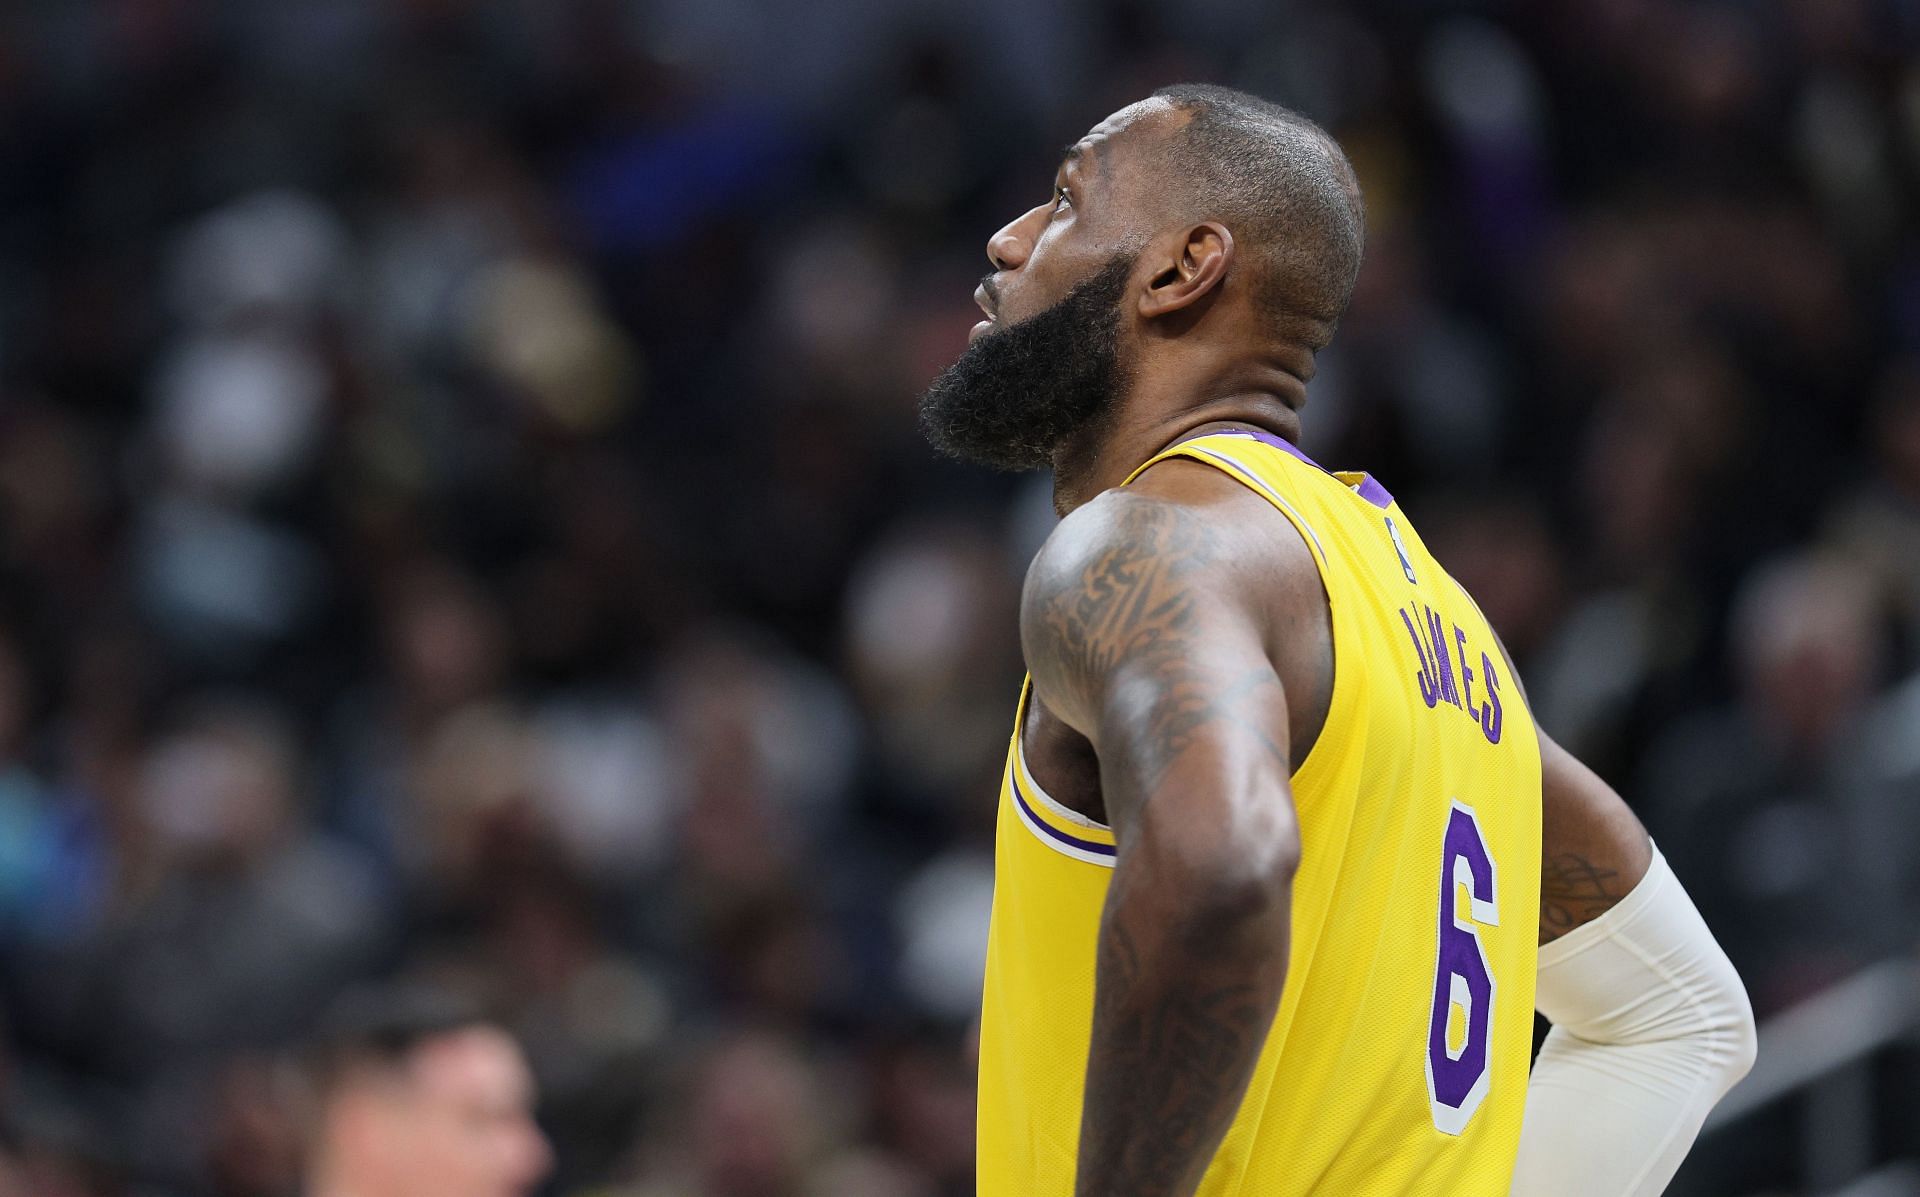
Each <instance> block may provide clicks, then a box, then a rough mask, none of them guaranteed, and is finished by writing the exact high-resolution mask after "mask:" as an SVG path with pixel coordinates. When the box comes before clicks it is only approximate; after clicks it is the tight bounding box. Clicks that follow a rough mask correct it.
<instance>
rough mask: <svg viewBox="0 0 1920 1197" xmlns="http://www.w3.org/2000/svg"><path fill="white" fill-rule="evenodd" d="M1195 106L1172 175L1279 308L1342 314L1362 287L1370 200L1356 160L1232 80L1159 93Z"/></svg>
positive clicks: (1171, 161) (1174, 153)
mask: <svg viewBox="0 0 1920 1197" xmlns="http://www.w3.org/2000/svg"><path fill="white" fill-rule="evenodd" d="M1153 94H1154V97H1155V98H1157V99H1164V100H1166V101H1168V102H1169V103H1171V104H1172V105H1173V106H1174V107H1175V108H1176V109H1178V110H1180V111H1182V112H1185V113H1187V114H1188V117H1189V119H1188V121H1187V123H1186V125H1185V127H1184V128H1182V129H1180V130H1178V131H1176V132H1175V133H1173V134H1172V135H1171V137H1170V140H1169V143H1168V145H1167V146H1166V147H1165V153H1166V155H1167V163H1166V164H1167V166H1168V167H1169V168H1170V169H1169V170H1168V177H1169V179H1172V180H1177V181H1178V182H1177V183H1176V186H1178V187H1180V188H1183V189H1184V191H1185V195H1184V196H1183V198H1184V199H1185V200H1186V201H1187V206H1188V207H1190V208H1191V211H1192V215H1193V216H1194V217H1195V218H1196V219H1203V220H1218V221H1220V222H1221V223H1222V224H1225V225H1226V226H1227V227H1228V229H1229V230H1231V231H1232V232H1233V234H1234V238H1235V240H1236V241H1237V242H1238V243H1239V244H1240V245H1241V247H1242V250H1243V252H1246V251H1252V252H1253V254H1254V255H1255V260H1256V261H1257V262H1258V263H1259V266H1260V270H1261V277H1260V280H1259V284H1258V286H1257V288H1256V291H1255V295H1256V298H1257V299H1258V300H1259V301H1260V302H1262V303H1263V304H1265V305H1267V306H1269V307H1271V308H1273V309H1274V315H1275V316H1276V317H1280V316H1283V315H1287V314H1304V315H1307V316H1311V317H1313V318H1315V319H1320V320H1336V319H1338V318H1339V316H1340V314H1341V313H1342V312H1344V311H1345V310H1346V306H1347V301H1348V300H1349V299H1351V298H1352V296H1353V284H1354V280H1355V279H1356V278H1357V277H1358V276H1359V273H1360V256H1361V253H1362V251H1363V249H1364V248H1365V244H1366V209H1365V207H1364V206H1363V204H1362V202H1361V198H1360V184H1359V181H1358V180H1357V179H1356V178H1355V177H1354V173H1353V164H1352V163H1350V162H1348V161H1347V156H1346V154H1345V153H1344V152H1343V151H1342V150H1341V149H1340V143H1339V142H1337V141H1335V140H1334V139H1333V137H1332V135H1331V134H1329V133H1328V132H1327V131H1326V130H1325V129H1322V128H1321V127H1320V126H1319V125H1316V124H1314V123H1313V122H1312V121H1311V120H1308V119H1307V118H1306V117H1304V116H1302V115H1300V114H1299V113H1297V112H1295V111H1293V110H1292V109H1290V108H1286V107H1283V106H1281V105H1279V104H1275V103H1273V102H1272V101H1271V100H1264V99H1261V98H1260V97H1259V96H1255V95H1250V94H1248V93H1247V92H1243V91H1236V90H1234V89H1233V88H1231V87H1220V86H1218V85H1215V84H1211V83H1177V84H1174V85H1172V86H1170V87H1163V88H1161V89H1160V90H1158V91H1156V92H1154V93H1153Z"/></svg>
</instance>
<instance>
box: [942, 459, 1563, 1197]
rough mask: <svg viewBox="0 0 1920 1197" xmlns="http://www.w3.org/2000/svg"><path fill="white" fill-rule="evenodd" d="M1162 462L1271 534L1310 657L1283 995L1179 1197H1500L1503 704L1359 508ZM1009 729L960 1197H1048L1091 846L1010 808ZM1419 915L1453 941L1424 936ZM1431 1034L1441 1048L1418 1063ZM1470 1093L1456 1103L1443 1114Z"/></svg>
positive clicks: (1506, 1112)
mask: <svg viewBox="0 0 1920 1197" xmlns="http://www.w3.org/2000/svg"><path fill="white" fill-rule="evenodd" d="M1167 457H1185V458H1190V459H1193V460H1196V461H1201V462H1205V463H1207V464H1209V465H1213V466H1215V467H1217V468H1219V469H1222V470H1224V471H1225V472H1227V473H1228V474H1230V475H1231V476H1233V477H1234V478H1236V479H1238V480H1239V481H1240V482H1242V483H1244V484H1246V485H1247V486H1249V487H1251V488H1252V489H1253V490H1255V491H1256V492H1258V493H1260V494H1262V495H1264V496H1265V497H1266V498H1267V499H1268V500H1269V501H1270V502H1272V503H1273V505H1274V507H1275V508H1276V509H1277V510H1278V511H1280V512H1281V513H1282V514H1284V515H1285V516H1286V518H1288V519H1289V520H1291V521H1292V522H1293V523H1294V525H1295V526H1296V527H1297V528H1298V529H1299V530H1300V533H1301V535H1302V536H1303V537H1304V538H1305V539H1306V541H1307V543H1308V545H1309V546H1310V547H1311V548H1312V550H1313V553H1314V557H1315V560H1316V561H1317V562H1318V564H1319V567H1320V571H1321V576H1322V578H1323V580H1324V581H1325V584H1326V589H1327V594H1328V597H1329V600H1330V607H1331V613H1332V620H1333V639H1334V687H1333V697H1332V703H1331V708H1330V710H1329V712H1328V714H1327V720H1326V725H1325V730H1324V731H1323V732H1322V733H1321V735H1320V738H1319V739H1318V740H1317V741H1316V742H1315V744H1314V746H1313V748H1312V751H1311V752H1310V753H1309V755H1308V757H1307V759H1306V760H1305V761H1304V762H1302V763H1301V764H1300V765H1299V767H1298V768H1297V769H1296V770H1295V772H1294V775H1293V799H1294V803H1295V806H1296V807H1297V809H1298V813H1299V825H1300V836H1301V841H1302V860H1301V865H1300V869H1299V873H1298V875H1297V877H1296V879H1295V881H1294V887H1293V943H1292V955H1291V958H1290V962H1289V966H1288V972H1287V985H1286V993H1285V996H1284V997H1283V999H1282V1001H1281V1004H1280V1010H1279V1014H1278V1016H1277V1018H1276V1019H1275V1022H1274V1025H1273V1027H1272V1029H1271V1031H1270V1033H1269V1035H1268V1038H1267V1042H1266V1046H1265V1048H1264V1050H1263V1052H1262V1054H1261V1057H1260V1060H1259V1064H1258V1067H1257V1069H1256V1070H1255V1072H1254V1076H1253V1080H1252V1083H1251V1085H1250V1086H1249V1088H1248V1091H1247V1096H1246V1099H1245V1101H1244V1102H1243V1103H1242V1106H1241V1108H1240V1111H1239V1114H1238V1115H1237V1117H1236V1118H1235V1120H1234V1122H1233V1125H1232V1127H1231V1129H1230V1130H1229V1131H1228V1132H1227V1136H1226V1139H1225V1141H1224V1142H1223V1143H1222V1145H1221V1148H1220V1151H1219V1153H1218V1154H1217V1155H1216V1156H1215V1158H1214V1161H1213V1163H1212V1165H1211V1167H1210V1168H1209V1169H1208V1170H1207V1173H1206V1177H1205V1180H1204V1181H1203V1182H1202V1184H1201V1185H1200V1189H1199V1193H1200V1195H1201V1197H1291V1195H1294V1194H1302V1195H1304V1194H1315V1195H1326V1197H1356V1195H1368V1194H1383V1195H1385V1194H1433V1195H1435V1197H1482V1195H1492V1194H1504V1193H1506V1191H1507V1187H1508V1184H1509V1179H1510V1177H1511V1174H1512V1170H1513V1162H1514V1156H1515V1152H1516V1150H1517V1146H1518V1142H1519V1136H1520V1119H1521V1114H1522V1111H1523V1109H1524V1108H1525V1103H1526V1086H1527V1067H1528V1055H1529V1049H1530V1047H1531V1044H1532V1035H1533V996H1534V995H1533V986H1534V968H1535V957H1536V941H1537V938H1538V920H1539V884H1540V755H1539V745H1538V741H1537V740H1536V738H1535V733H1534V727H1533V721H1532V718H1531V716H1530V715H1529V714H1528V712H1527V710H1526V707H1525V704H1524V703H1523V702H1522V700H1521V698H1520V695H1519V689H1518V687H1517V686H1516V685H1515V683H1514V680H1513V679H1512V678H1511V677H1510V676H1508V671H1507V668H1506V665H1505V663H1504V661H1503V660H1502V658H1501V655H1500V651H1499V648H1498V647H1497V646H1496V644H1495V641H1494V638H1493V634H1492V632H1491V631H1490V630H1489V629H1488V627H1487V625H1486V622H1485V621H1484V619H1483V618H1482V617H1481V615H1480V612H1479V609H1478V608H1477V607H1476V606H1475V605H1474V603H1473V601H1472V599H1471V598H1469V597H1468V596H1467V594H1466V592H1465V591H1464V590H1462V589H1461V588H1460V587H1459V586H1458V585H1457V584H1456V583H1455V582H1454V581H1453V580H1452V579H1451V578H1450V577H1449V576H1448V575H1447V574H1446V573H1445V572H1444V571H1443V570H1442V569H1441V568H1440V566H1439V565H1438V564H1436V563H1435V562H1434V560H1433V558H1432V557H1431V556H1429V555H1428V553H1427V551H1426V547H1425V546H1424V545H1423V544H1422V543H1421V541H1420V538H1419V536H1418V535H1417V534H1416V533H1415V532H1414V530H1413V528H1412V526H1411V525H1410V524H1409V523H1408V522H1407V521H1406V519H1405V517H1404V516H1403V515H1402V514H1401V512H1400V509H1399V507H1398V506H1397V505H1395V504H1393V503H1392V500H1391V499H1390V498H1389V497H1388V496H1387V495H1386V494H1385V492H1384V491H1382V490H1380V489H1379V486H1378V484H1377V483H1374V482H1371V481H1370V480H1368V479H1366V478H1365V476H1363V475H1347V474H1341V475H1335V474H1329V473H1327V472H1326V471H1324V470H1322V469H1320V468H1319V467H1318V466H1316V465H1314V464H1312V463H1311V462H1308V461H1307V460H1306V459H1305V458H1303V457H1299V456H1298V455H1297V454H1296V453H1295V452H1294V451H1293V450H1291V449H1290V448H1287V447H1284V446H1282V445H1281V444H1280V443H1279V442H1277V441H1274V442H1269V441H1268V440H1267V439H1266V438H1256V437H1255V436H1252V435H1248V434H1241V433H1221V434H1215V435H1210V436H1205V437H1200V438H1196V439H1193V440H1190V441H1187V442H1184V443H1182V444H1180V445H1176V446H1174V447H1173V448H1172V449H1170V450H1168V451H1167V452H1166V453H1163V454H1161V455H1160V457H1157V458H1155V459H1154V461H1156V462H1157V461H1160V460H1162V459H1164V458H1167ZM1151 464H1153V463H1152V462H1149V463H1148V465H1151ZM1146 468H1147V467H1146V466H1142V467H1141V469H1142V470H1144V469H1146ZM1135 476H1136V477H1137V476H1138V473H1137V472H1136V474H1135ZM1129 481H1131V479H1129ZM1369 495H1371V496H1372V499H1371V500H1370V499H1369V497H1368V496H1369ZM1389 521H1391V527H1390V525H1389ZM1396 534H1397V541H1396ZM1436 646H1439V647H1438V648H1436ZM1429 700H1431V701H1429ZM1024 710H1025V694H1024V691H1023V694H1022V699H1021V705H1020V708H1019V710H1018V712H1016V717H1015V728H1014V737H1013V744H1012V747H1011V750H1010V752H1009V754H1008V763H1007V771H1006V774H1005V777H1004V778H1003V780H1002V783H1001V793H1000V813H999V825H998V844H997V848H996V870H997V871H996V881H995V890H994V902H993V924H992V931H991V936H990V943H989V947H988V951H987V970H986V989H985V997H984V1002H983V1007H982V1011H981V1023H980V1096H979V1112H980V1121H979V1151H978V1155H979V1192H980V1193H981V1194H982V1197H1070V1195H1071V1194H1072V1192H1073V1184H1074V1170H1075V1158H1076V1149H1077V1144H1078V1141H1079V1129H1080V1111H1081V1091H1082V1089H1083V1087H1084V1083H1085V1077H1086V1054H1087V1048H1088V1043H1089V1039H1090V1034H1091V1026H1092V1005H1093V976H1094V951H1095V945H1096V939H1097V935H1098V925H1099V918H1100V911H1101V906H1102V903H1103V901H1104V899H1105V896H1106V888H1107V883H1108V880H1109V878H1110V877H1111V875H1112V874H1111V865H1112V852H1113V847H1112V845H1113V835H1112V833H1111V832H1110V831H1108V830H1107V829H1105V828H1103V827H1099V826H1098V825H1094V824H1090V823H1089V822H1088V821H1087V820H1085V819H1083V818H1080V817H1079V816H1077V815H1075V814H1073V813H1072V812H1070V811H1068V810H1066V809H1065V808H1063V807H1060V806H1058V805H1057V804H1055V803H1053V802H1052V801H1051V800H1050V799H1048V797H1047V796H1046V795H1045V794H1044V793H1043V792H1041V790H1040V789H1039V787H1038V786H1036V785H1035V784H1034V782H1033V779H1032V778H1031V776H1030V775H1029V774H1028V772H1027V770H1026V767H1025V763H1024V762H1023V761H1022V759H1021V755H1020V751H1019V745H1020V734H1019V721H1020V714H1021V713H1023V712H1024ZM1476 838H1477V839H1478V840H1479V841H1480V842H1481V843H1483V844H1484V850H1485V851H1484V856H1479V854H1478V853H1476V852H1475V851H1474V850H1472V842H1471V841H1473V840H1474V839H1476ZM1477 856H1479V859H1478V860H1476V859H1475V858H1476V857H1477ZM1443 874H1444V875H1445V877H1446V880H1445V881H1444V882H1443V880H1442V877H1443ZM1489 891H1491V892H1489ZM1443 892H1444V893H1445V894H1446V895H1447V897H1448V899H1449V900H1450V905H1452V907H1453V909H1451V910H1449V911H1447V912H1446V915H1447V916H1448V917H1449V918H1452V919H1453V920H1454V926H1453V927H1452V928H1451V929H1450V930H1448V931H1446V932H1444V933H1443V930H1442V922H1441V920H1442V911H1441V910H1440V906H1441V903H1442V898H1441V895H1442V893H1443ZM1475 899H1479V901H1475ZM1488 899H1491V902H1490V903H1489V902H1488ZM1495 919H1497V923H1496V922H1495V921H1494V920H1495ZM1476 940H1477V943H1478V951H1479V953H1480V954H1481V957H1482V959H1483V964H1482V965H1480V966H1478V967H1480V968H1483V969H1484V974H1483V975H1489V974H1490V977H1491V982H1490V989H1491V994H1492V997H1491V1001H1485V1000H1484V999H1480V1000H1482V1001H1483V1004H1484V1005H1486V1006H1487V1007H1489V1008H1490V1010H1491V1014H1490V1015H1489V1016H1487V1017H1486V1022H1485V1024H1484V1026H1483V1029H1482V1034H1481V1038H1480V1047H1479V1049H1476V1050H1475V1051H1474V1052H1471V1053H1470V1052H1469V1051H1468V1049H1469V1048H1471V1047H1472V1046H1473V1045H1471V1044H1468V1043H1467V1042H1466V1040H1467V1039H1468V1038H1469V1030H1470V1021H1471V1020H1470V1018H1469V1012H1468V1009H1467V1006H1468V1004H1469V1003H1471V1002H1473V1001H1474V1000H1476V999H1475V997H1474V995H1475V994H1476V993H1477V992H1478V993H1485V992H1486V989H1484V988H1483V989H1476V988H1475V984H1474V983H1473V982H1472V980H1471V979H1470V978H1469V976H1468V974H1472V973H1473V972H1474V971H1475V968H1476V966H1474V965H1473V964H1472V963H1471V961H1470V959H1469V956H1470V955H1471V953H1472V951H1473V948H1474V943H1475V941H1476ZM1443 941H1444V942H1445V943H1447V944H1449V945H1451V946H1450V952H1451V954H1450V955H1448V956H1447V957H1446V958H1445V959H1444V960H1443V958H1442V950H1441V949H1442V944H1443ZM1456 974H1457V975H1456ZM1436 979H1438V983H1436ZM1436 993H1439V994H1440V995H1441V997H1440V999H1439V1000H1440V1003H1441V1006H1442V1008H1441V1010H1440V1011H1439V1013H1438V1017H1437V1020H1436V1013H1435V1001H1436ZM1436 1021H1437V1022H1438V1026H1439V1028H1440V1029H1439V1031H1438V1032H1437V1033H1438V1034H1439V1035H1440V1036H1441V1037H1442V1038H1443V1039H1444V1043H1443V1044H1439V1045H1434V1046H1430V1043H1431V1042H1432V1040H1431V1036H1432V1035H1433V1034H1435V1023H1436ZM1480 1049H1483V1050H1484V1053H1485V1055H1484V1060H1485V1066H1484V1068H1479V1069H1475V1067H1474V1065H1475V1062H1476V1061H1477V1060H1479V1059H1481V1056H1480V1055H1479V1054H1478V1050H1480ZM1443 1052H1444V1053H1446V1054H1445V1055H1440V1054H1439V1053H1443ZM1456 1055H1458V1056H1461V1057H1462V1060H1461V1061H1455V1060H1454V1059H1453V1057H1454V1056H1456ZM1430 1059H1437V1060H1438V1061H1439V1063H1440V1068H1439V1073H1440V1079H1439V1081H1438V1082H1437V1083H1438V1084H1439V1086H1440V1092H1439V1094H1438V1095H1436V1089H1435V1086H1436V1080H1435V1068H1434V1066H1433V1064H1432V1063H1430V1062H1429V1061H1430ZM1475 1076H1479V1077H1482V1078H1484V1079H1483V1083H1482V1085H1481V1086H1480V1095H1479V1096H1478V1097H1477V1098H1476V1097H1475V1096H1474V1095H1473V1094H1472V1093H1466V1094H1464V1095H1463V1093H1462V1091H1461V1090H1462V1086H1463V1085H1464V1083H1465V1081H1466V1080H1467V1079H1471V1078H1473V1077H1475Z"/></svg>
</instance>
